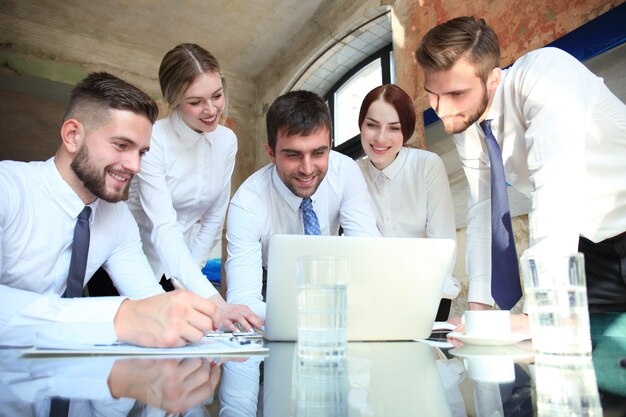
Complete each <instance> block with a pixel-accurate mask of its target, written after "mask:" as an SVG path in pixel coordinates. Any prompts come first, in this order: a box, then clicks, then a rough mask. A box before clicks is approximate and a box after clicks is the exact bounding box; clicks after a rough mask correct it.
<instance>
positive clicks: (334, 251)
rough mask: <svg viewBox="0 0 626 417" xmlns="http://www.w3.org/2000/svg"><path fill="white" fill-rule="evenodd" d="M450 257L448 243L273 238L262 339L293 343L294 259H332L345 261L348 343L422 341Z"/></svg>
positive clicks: (451, 248)
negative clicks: (342, 257) (346, 266)
mask: <svg viewBox="0 0 626 417" xmlns="http://www.w3.org/2000/svg"><path fill="white" fill-rule="evenodd" d="M454 254H455V242H454V240H452V239H420V238H374V237H345V236H303V235H274V236H272V238H271V239H270V243H269V253H268V267H267V293H266V317H265V338H266V339H268V340H273V341H295V340H297V333H298V324H297V320H298V319H297V290H296V258H297V257H299V256H311V255H333V256H345V257H347V258H348V259H349V268H350V276H349V279H348V340H350V341H356V340H363V341H372V340H381V341H382V340H415V339H425V338H427V337H428V336H429V335H430V333H431V330H432V325H433V322H434V320H435V316H436V314H437V308H438V307H439V302H440V300H441V292H442V289H443V284H444V280H445V279H446V277H447V276H448V275H449V274H450V273H451V268H452V260H453V257H454Z"/></svg>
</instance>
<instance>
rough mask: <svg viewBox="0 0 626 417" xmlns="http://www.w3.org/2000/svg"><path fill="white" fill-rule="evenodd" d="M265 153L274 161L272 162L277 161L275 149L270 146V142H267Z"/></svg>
mask: <svg viewBox="0 0 626 417" xmlns="http://www.w3.org/2000/svg"><path fill="white" fill-rule="evenodd" d="M265 153H266V154H267V156H268V157H269V158H270V161H272V163H275V162H276V155H275V154H274V151H273V150H272V148H271V147H270V145H269V143H266V144H265Z"/></svg>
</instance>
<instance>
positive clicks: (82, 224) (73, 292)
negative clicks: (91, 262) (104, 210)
mask: <svg viewBox="0 0 626 417" xmlns="http://www.w3.org/2000/svg"><path fill="white" fill-rule="evenodd" d="M90 215H91V207H89V206H85V208H84V209H83V211H81V212H80V214H79V215H78V220H76V226H75V227H74V240H73V241H72V258H71V260H70V271H69V274H68V276H67V289H66V290H65V294H63V297H65V298H74V297H82V295H83V286H84V284H85V270H86V269H87V256H88V255H89V216H90Z"/></svg>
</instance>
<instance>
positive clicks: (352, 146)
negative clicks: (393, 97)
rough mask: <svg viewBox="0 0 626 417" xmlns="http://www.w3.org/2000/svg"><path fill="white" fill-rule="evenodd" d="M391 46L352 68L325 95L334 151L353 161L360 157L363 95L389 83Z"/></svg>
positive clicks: (391, 67)
mask: <svg viewBox="0 0 626 417" xmlns="http://www.w3.org/2000/svg"><path fill="white" fill-rule="evenodd" d="M392 69H393V50H392V46H391V44H389V45H387V46H385V47H384V48H382V49H380V50H378V51H377V52H375V53H374V54H372V55H370V56H369V57H367V58H366V59H364V60H363V61H361V62H360V63H359V64H357V65H356V66H354V67H353V68H352V69H351V70H350V71H349V72H348V73H347V74H346V75H344V76H343V77H342V78H341V79H340V80H339V81H338V82H337V83H336V84H335V85H334V86H333V87H332V88H331V89H330V91H329V92H328V93H327V94H326V96H325V99H326V102H327V103H328V106H329V107H330V111H331V115H332V117H333V138H334V140H335V142H334V145H335V146H334V149H335V150H337V151H339V152H341V153H343V154H346V155H348V156H350V157H352V158H354V159H357V158H359V157H360V156H361V155H362V149H361V137H360V134H359V126H358V119H359V110H360V108H361V102H362V101H363V98H364V97H365V95H366V94H367V93H368V92H369V91H370V90H371V89H372V88H374V87H377V86H379V85H381V84H387V83H392V82H393V81H394V78H393V73H392Z"/></svg>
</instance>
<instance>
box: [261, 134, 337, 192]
mask: <svg viewBox="0 0 626 417" xmlns="http://www.w3.org/2000/svg"><path fill="white" fill-rule="evenodd" d="M265 151H266V152H267V155H268V156H269V158H270V160H271V161H272V162H273V163H274V164H275V165H276V172H278V176H279V177H280V179H281V180H282V181H283V183H284V184H285V185H286V186H287V188H289V190H290V191H291V192H292V193H294V194H295V195H297V196H298V197H302V198H306V197H310V196H312V195H313V194H315V191H317V188H318V187H319V185H320V183H321V182H322V180H323V179H324V177H325V176H326V172H327V171H328V156H329V153H330V132H329V131H328V129H327V128H319V129H317V130H315V131H313V132H312V133H311V134H309V135H292V136H285V135H284V134H283V133H281V132H278V135H277V137H276V146H275V149H274V150H272V148H271V147H270V146H269V145H268V144H266V145H265Z"/></svg>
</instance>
